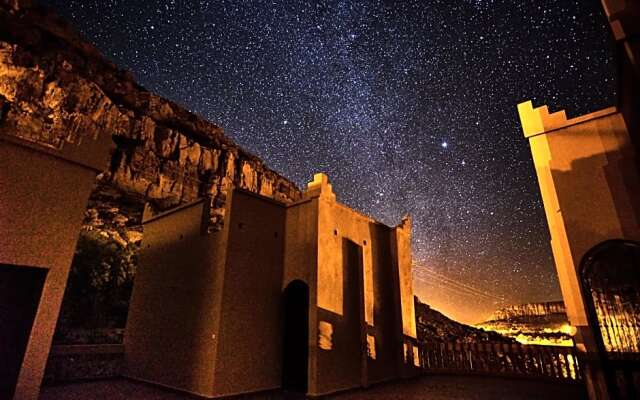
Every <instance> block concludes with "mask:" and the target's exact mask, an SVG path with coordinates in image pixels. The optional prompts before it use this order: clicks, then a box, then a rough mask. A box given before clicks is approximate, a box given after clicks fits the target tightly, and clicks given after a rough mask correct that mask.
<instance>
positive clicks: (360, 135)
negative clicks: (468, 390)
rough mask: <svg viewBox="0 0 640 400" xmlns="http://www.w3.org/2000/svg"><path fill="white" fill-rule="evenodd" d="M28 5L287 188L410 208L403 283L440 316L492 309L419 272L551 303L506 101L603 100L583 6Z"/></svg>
mask: <svg viewBox="0 0 640 400" xmlns="http://www.w3.org/2000/svg"><path fill="white" fill-rule="evenodd" d="M41 2H42V3H44V4H45V5H50V6H53V7H54V8H55V9H57V10H58V11H59V12H60V13H62V14H63V15H64V16H65V17H66V18H68V19H70V20H71V22H72V23H73V25H74V26H76V27H77V28H78V29H79V30H80V32H81V33H82V35H84V36H85V37H86V38H87V39H88V40H89V41H91V42H93V43H94V44H95V45H96V46H97V47H98V48H99V49H100V50H101V51H102V52H103V53H104V54H105V55H107V56H108V57H109V58H110V59H111V60H112V61H113V62H115V63H116V64H117V65H119V66H120V67H123V68H126V69H130V70H131V71H132V72H133V73H134V75H135V76H136V77H137V79H138V81H139V83H140V84H142V85H143V86H144V87H146V88H148V89H149V90H151V91H153V92H156V93H158V94H160V95H162V96H164V97H167V98H169V99H171V100H173V101H176V102H178V103H180V104H181V105H183V106H184V107H186V108H187V109H189V110H191V111H194V112H196V113H198V114H200V115H202V116H203V117H205V118H207V119H209V120H211V121H213V122H215V123H217V124H219V125H220V126H222V127H223V128H224V130H225V133H226V135H228V136H229V138H231V139H232V140H233V141H235V142H236V143H238V144H239V145H240V146H242V147H243V148H245V149H247V150H248V151H250V152H252V153H254V154H256V155H257V156H259V157H260V158H262V159H263V160H264V162H265V164H266V165H267V166H269V167H270V168H273V169H274V170H276V171H279V172H280V173H281V174H282V175H284V176H286V177H288V178H290V179H291V180H292V181H294V182H296V183H297V184H298V186H299V187H305V186H306V182H307V181H309V180H310V178H311V177H313V174H314V173H315V172H318V171H323V172H326V173H327V174H328V175H329V177H330V179H331V180H332V184H333V188H334V191H335V192H336V193H337V194H338V196H339V198H340V201H341V202H344V203H345V204H346V205H348V206H350V207H352V208H355V209H356V210H358V211H361V212H363V213H366V214H368V215H371V216H372V217H374V218H376V219H378V220H380V221H381V222H383V223H386V224H388V225H391V226H394V225H395V224H397V223H398V222H399V221H400V219H401V217H402V216H403V215H404V214H407V213H408V214H411V216H412V219H413V230H412V235H413V248H412V249H413V258H414V259H415V260H416V262H417V264H416V267H415V268H414V290H415V292H416V294H417V295H418V296H419V297H420V298H421V299H422V300H424V301H426V302H427V303H429V304H431V305H432V306H434V307H436V308H438V309H439V310H440V311H444V312H445V313H447V314H449V315H450V316H453V317H455V318H458V319H461V320H463V321H470V322H473V318H474V316H477V315H485V314H490V313H491V312H493V311H494V310H495V304H494V303H493V302H490V301H483V300H480V299H476V298H469V297H468V296H460V294H459V292H456V290H455V289H452V288H451V286H449V285H448V284H446V283H445V282H443V281H437V280H435V278H433V279H432V278H427V277H426V275H424V276H423V275H422V274H423V272H424V271H425V270H426V268H429V269H430V270H434V271H436V272H438V273H440V274H442V275H444V276H446V277H449V278H451V279H455V280H457V281H460V282H463V283H465V284H467V285H471V286H473V287H476V288H478V290H482V291H484V292H489V291H490V292H491V293H492V294H495V295H496V296H502V297H504V298H505V299H506V300H505V301H506V302H508V304H504V305H510V304H520V303H527V302H531V301H541V300H557V299H560V298H561V295H560V290H559V286H558V282H557V277H556V275H555V267H554V263H553V258H552V256H551V250H550V247H549V233H548V227H547V226H546V222H545V221H546V218H545V215H544V210H543V207H542V204H541V202H540V200H539V199H540V194H539V188H538V183H537V180H536V174H535V170H534V169H533V163H532V162H531V151H530V149H529V147H528V143H527V141H526V140H525V138H524V137H523V135H522V131H521V128H520V126H519V121H518V116H517V113H516V111H515V109H516V105H517V104H518V103H519V102H522V101H524V100H528V99H533V100H534V103H535V105H536V106H541V105H548V106H549V107H551V108H554V109H559V108H562V109H566V110H567V111H568V112H569V113H571V114H572V115H575V116H579V115H581V114H585V113H587V112H591V111H594V110H598V109H602V108H605V107H608V106H611V105H614V104H616V98H615V93H616V82H617V78H616V73H617V72H616V71H617V69H616V63H615V62H614V56H613V51H612V46H611V45H610V42H609V33H608V26H607V25H606V19H604V18H600V17H598V18H594V16H601V15H602V10H601V8H600V7H601V6H600V4H599V2H597V1H589V2H586V1H580V0H567V1H562V2H549V3H548V4H545V6H544V7H540V6H539V4H538V3H537V2H518V4H517V6H514V3H513V2H512V1H508V0H491V1H488V0H461V1H455V2H447V1H442V0H407V1H406V2H401V4H400V3H398V4H397V5H387V4H386V3H385V2H381V1H378V0H354V1H352V2H347V3H344V2H322V4H320V3H318V4H316V3H314V2H291V1H286V0H274V1H270V2H255V3H252V4H251V5H243V4H242V2H237V1H233V0H220V1H216V2H206V1H199V2H193V4H192V6H191V7H179V6H177V4H178V3H176V2H167V1H163V0H148V1H129V2H115V1H113V0H108V1H93V2H87V1H84V0H41ZM391 3H393V2H391ZM391 3H389V4H391ZM394 4H395V3H394ZM567 10H571V12H568V11H567ZM574 16H575V18H574ZM531 35H534V36H535V38H536V40H535V41H531V40H529V38H530V36H531ZM537 43H545V46H542V47H541V46H538V45H537ZM575 82H580V83H581V84H580V85H575ZM284 116H287V117H286V118H284ZM294 122H295V123H294ZM293 127H295V129H292V128H293ZM425 132H428V133H425ZM432 132H446V133H441V135H447V138H446V140H444V139H443V138H440V139H438V136H437V135H438V134H437V133H435V134H434V133H432ZM453 149H455V155H456V157H459V158H458V159H455V158H450V157H449V155H451V154H454V152H453V151H452V150H453ZM443 153H446V157H445V156H443ZM459 160H462V161H459ZM463 166H464V168H463ZM466 166H469V168H467V167H466ZM471 166H473V167H471ZM484 210H492V212H493V213H494V214H493V215H490V214H489V212H486V211H484ZM507 243H508V244H507ZM514 265H518V268H517V269H514V268H513V266H514ZM483 313H484V314H483Z"/></svg>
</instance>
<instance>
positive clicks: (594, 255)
mask: <svg viewBox="0 0 640 400" xmlns="http://www.w3.org/2000/svg"><path fill="white" fill-rule="evenodd" d="M580 283H581V285H582V290H583V294H584V299H585V303H586V306H587V312H588V316H589V324H590V325H591V326H592V327H594V334H595V338H596V341H597V342H598V347H599V352H600V353H601V355H602V357H601V358H602V360H603V363H604V365H603V367H604V371H606V373H607V374H608V376H607V382H608V383H607V384H608V386H609V390H610V391H611V393H612V395H613V396H614V398H616V399H618V398H619V399H636V398H638V396H640V244H639V243H635V242H630V241H625V240H609V241H606V242H603V243H600V244H598V245H597V246H595V247H593V248H592V249H591V250H589V252H587V254H586V255H585V256H584V257H583V259H582V263H581V267H580Z"/></svg>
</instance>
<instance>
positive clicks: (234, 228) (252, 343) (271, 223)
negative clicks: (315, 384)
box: [213, 190, 287, 396]
mask: <svg viewBox="0 0 640 400" xmlns="http://www.w3.org/2000/svg"><path fill="white" fill-rule="evenodd" d="M286 211H287V210H286V207H285V206H284V205H282V204H278V203H275V202H273V201H270V200H269V199H265V198H260V197H258V196H256V195H253V194H251V193H250V192H244V191H240V190H236V191H234V192H233V200H232V206H231V210H230V215H229V219H228V225H229V228H228V229H229V239H228V247H227V253H226V266H225V269H224V278H223V279H224V283H223V294H222V299H221V301H222V303H221V304H222V309H221V315H220V320H221V321H224V323H222V324H220V327H219V330H218V335H217V341H218V348H217V352H216V369H215V377H214V382H213V384H214V394H215V395H226V396H228V395H232V394H239V393H247V392H256V391H262V390H268V389H276V388H279V387H280V386H281V384H282V378H281V369H282V337H283V332H282V304H281V303H282V277H283V257H284V237H285V232H284V229H285V213H286Z"/></svg>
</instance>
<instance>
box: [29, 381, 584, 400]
mask: <svg viewBox="0 0 640 400" xmlns="http://www.w3.org/2000/svg"><path fill="white" fill-rule="evenodd" d="M287 398H289V397H288V396H285V395H283V394H281V393H264V394H256V395H249V396H241V397H236V398H234V399H243V400H244V399H247V400H248V399H251V400H280V399H287ZM326 398H327V399H336V400H360V399H367V400H383V399H384V400H396V399H397V400H400V399H402V400H499V399H508V400H536V399H540V400H552V399H563V400H573V399H576V400H577V399H586V398H587V396H586V392H585V389H584V387H583V386H582V385H578V384H572V383H555V382H546V381H536V380H525V379H511V378H499V377H487V376H462V375H431V376H423V377H420V378H414V379H408V380H404V381H397V382H393V383H386V384H381V385H377V386H373V387H371V388H369V389H367V390H354V391H350V392H346V393H342V394H337V395H332V396H330V397H326ZM85 399H109V400H138V399H140V400H141V399H145V400H188V399H194V397H193V396H190V395H187V394H183V393H178V392H174V391H169V390H166V389H163V388H159V387H156V386H152V385H148V384H144V383H139V382H135V381H130V380H126V379H114V380H103V381H93V382H87V383H73V384H65V385H60V386H49V387H44V388H43V390H42V393H41V396H40V400H85Z"/></svg>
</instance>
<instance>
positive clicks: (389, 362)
mask: <svg viewBox="0 0 640 400" xmlns="http://www.w3.org/2000/svg"><path fill="white" fill-rule="evenodd" d="M228 207H229V208H228V209H227V215H228V218H229V219H228V223H225V227H224V229H223V230H222V231H220V232H216V233H214V234H211V235H203V234H202V233H201V224H202V221H203V220H202V213H203V212H204V208H203V203H202V202H195V203H193V204H191V205H188V206H185V207H184V208H181V209H179V210H175V211H173V212H168V213H165V214H161V215H158V216H154V217H151V218H149V219H147V220H146V222H145V223H144V230H145V237H144V239H143V249H142V255H141V261H140V263H141V265H140V267H139V269H138V275H137V277H136V282H135V286H134V293H133V296H132V301H131V308H130V312H129V319H128V323H127V329H126V337H125V349H126V363H127V373H128V375H129V376H130V377H132V378H136V379H140V380H144V381H149V382H154V383H157V384H160V385H164V386H169V387H174V388H177V389H180V390H184V391H187V392H191V393H196V394H198V395H201V396H205V397H221V396H228V395H234V394H239V393H246V392H256V391H263V390H270V389H277V388H280V387H282V386H283V382H285V387H286V382H287V376H286V375H287V371H286V370H287V367H286V365H285V364H286V362H287V361H286V360H287V352H288V351H293V352H299V353H308V357H305V358H304V359H303V360H302V361H301V364H300V365H298V367H299V370H303V371H306V373H304V374H303V376H302V378H301V379H303V380H304V381H305V382H304V385H303V386H304V387H306V392H307V393H308V394H310V395H323V394H327V393H333V392H337V391H341V390H346V389H351V388H356V387H362V386H367V385H369V384H372V383H376V382H381V381H385V380H390V379H394V378H399V377H403V376H407V375H411V374H413V373H415V372H416V370H414V369H413V367H412V366H411V364H412V362H413V360H412V359H411V358H409V359H408V361H406V362H405V357H404V354H403V353H404V352H408V353H410V354H413V353H415V352H417V348H415V347H414V343H415V338H416V325H415V312H414V309H413V289H412V282H411V246H410V236H411V231H410V229H411V228H410V221H409V220H405V221H403V222H402V223H401V224H400V225H398V226H397V227H393V228H391V227H387V226H385V225H382V224H380V223H379V222H376V221H375V220H373V219H371V218H369V217H367V216H364V215H362V214H360V213H357V212H355V211H354V210H351V209H350V208H348V207H346V206H344V205H342V204H340V203H339V202H338V201H337V200H336V196H335V194H334V193H333V191H332V189H331V185H330V183H329V181H328V179H327V177H326V175H323V174H317V175H316V176H315V177H314V180H313V181H312V182H311V183H309V186H308V189H307V191H306V192H304V194H303V199H302V200H300V201H299V202H295V203H292V204H284V203H278V202H275V201H272V200H269V199H268V198H265V197H262V196H259V195H255V194H251V193H250V192H247V191H242V190H235V191H234V192H233V195H232V199H231V201H230V202H228ZM294 285H302V286H304V287H307V288H308V296H309V297H308V319H307V320H306V321H304V322H303V321H298V322H300V323H301V324H303V326H302V327H301V328H302V330H303V331H306V332H307V333H306V336H305V337H304V338H303V340H302V343H303V344H302V347H301V348H298V347H297V346H296V345H295V344H294V341H293V340H292V339H291V336H290V335H289V332H287V329H290V328H287V326H289V325H286V324H283V320H286V319H287V318H288V317H287V311H286V310H287V304H285V299H286V298H285V296H284V294H283V293H285V292H286V291H287V290H288V289H289V288H290V287H291V286H294ZM300 301H303V300H300ZM298 327H299V328H300V326H298ZM283 338H285V339H283ZM286 338H289V339H286ZM283 340H289V341H288V342H285V343H283Z"/></svg>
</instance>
